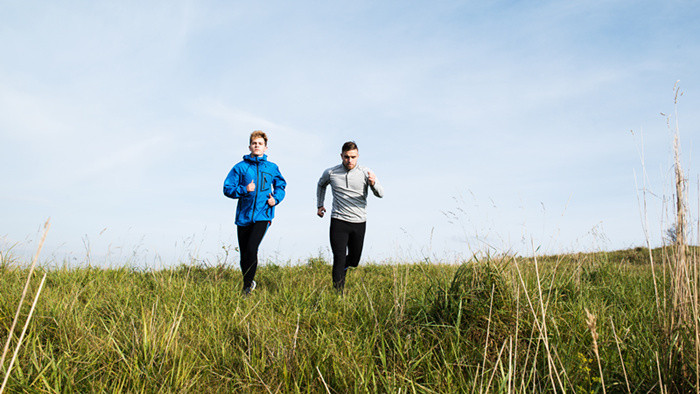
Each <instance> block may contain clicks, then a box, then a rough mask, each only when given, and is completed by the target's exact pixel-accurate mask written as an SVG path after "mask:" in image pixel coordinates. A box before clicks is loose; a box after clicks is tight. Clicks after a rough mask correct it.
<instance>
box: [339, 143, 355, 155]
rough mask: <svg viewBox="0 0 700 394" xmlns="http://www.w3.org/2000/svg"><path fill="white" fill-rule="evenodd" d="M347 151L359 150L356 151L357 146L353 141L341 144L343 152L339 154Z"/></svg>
mask: <svg viewBox="0 0 700 394" xmlns="http://www.w3.org/2000/svg"><path fill="white" fill-rule="evenodd" d="M349 150H359V149H357V144H356V143H355V141H348V142H346V143H344V144H343V150H341V151H340V153H343V152H347V151H349Z"/></svg>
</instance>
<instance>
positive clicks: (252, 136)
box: [249, 130, 267, 146]
mask: <svg viewBox="0 0 700 394" xmlns="http://www.w3.org/2000/svg"><path fill="white" fill-rule="evenodd" d="M256 138H262V139H264V140H265V146H267V134H265V132H264V131H262V130H255V131H253V132H252V133H250V141H249V142H250V143H253V140H254V139H256Z"/></svg>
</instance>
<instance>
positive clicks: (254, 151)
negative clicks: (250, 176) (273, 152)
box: [248, 137, 267, 156]
mask: <svg viewBox="0 0 700 394" xmlns="http://www.w3.org/2000/svg"><path fill="white" fill-rule="evenodd" d="M248 149H250V154H251V155H253V156H262V155H263V154H264V153H265V151H266V150H267V145H266V144H265V140H264V139H263V138H262V137H258V138H254V139H253V140H252V141H250V146H249V147H248Z"/></svg>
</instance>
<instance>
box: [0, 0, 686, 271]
mask: <svg viewBox="0 0 700 394" xmlns="http://www.w3.org/2000/svg"><path fill="white" fill-rule="evenodd" d="M699 17H700V3H698V2H696V1H666V2H648V1H641V2H640V1H586V2H570V1H541V2H512V1H493V2H476V1H408V2H407V1H401V2H399V1H383V2H377V1H353V2H313V1H298V2H243V1H221V2H215V1H161V2H155V1H154V2H136V1H125V2H102V1H97V2H85V1H66V2H61V4H56V3H54V2H22V1H8V2H2V3H1V4H0V53H2V61H0V148H1V150H2V155H0V166H2V168H3V171H2V173H1V174H2V175H0V177H1V178H0V185H1V186H0V248H2V249H4V250H7V249H9V248H11V249H12V251H13V253H15V254H17V255H20V256H30V255H31V254H32V253H33V251H34V249H35V248H36V245H37V241H38V238H39V235H40V228H41V225H42V224H43V222H44V221H45V220H46V218H48V217H50V218H51V222H52V227H51V231H50V233H49V236H48V240H47V243H46V245H45V249H44V253H43V256H44V259H45V260H46V261H49V262H53V263H55V264H62V262H64V261H71V262H72V263H75V264H81V263H83V262H84V261H85V260H86V257H85V256H86V255H88V254H89V256H90V260H91V262H92V263H94V264H103V265H119V264H123V263H124V262H128V263H130V264H137V265H142V266H151V267H159V266H163V265H172V264H176V263H178V262H180V261H186V260H187V259H189V258H191V257H194V258H196V259H198V260H201V261H205V262H207V263H214V262H216V261H217V259H219V260H220V259H222V258H223V257H222V256H224V249H225V248H231V247H234V246H235V245H236V238H235V227H234V225H233V214H234V210H235V201H233V200H230V199H227V198H225V197H224V196H223V194H222V191H221V188H222V182H223V180H224V177H225V176H226V174H227V173H228V171H229V170H230V168H231V167H232V166H233V165H234V164H235V163H236V162H238V161H240V159H241V157H242V156H243V155H244V154H246V153H247V137H248V135H249V134H250V132H251V131H252V130H255V129H262V130H264V131H266V132H267V133H268V134H269V136H270V142H269V150H268V154H269V159H270V160H272V161H274V162H275V163H277V164H278V165H279V166H280V168H281V170H282V173H283V174H284V176H285V178H286V179H287V181H288V184H289V185H288V188H287V198H286V199H285V201H284V202H283V203H282V204H281V205H280V206H279V207H278V209H277V214H276V215H277V216H276V219H275V221H274V224H273V226H272V227H271V229H270V231H269V232H268V234H267V235H266V238H265V240H264V241H263V244H262V246H261V256H262V257H263V259H272V260H275V261H278V262H286V261H290V262H292V263H294V262H296V261H299V260H304V259H306V258H308V257H310V256H315V255H318V254H319V253H321V254H325V255H328V239H327V238H328V236H327V232H328V218H327V217H326V218H324V219H319V218H317V217H316V216H315V204H316V202H315V188H316V182H317V180H318V177H319V176H320V175H321V172H322V171H323V170H324V169H325V168H327V167H330V166H333V165H335V164H337V163H339V161H340V158H339V153H340V152H339V150H340V146H341V145H342V143H343V142H344V141H346V140H351V139H352V140H355V141H356V142H357V143H358V145H359V147H360V163H361V164H362V165H365V166H368V167H370V168H372V169H373V170H374V171H375V172H376V174H377V175H378V177H379V179H380V181H381V182H382V184H383V186H384V188H385V193H386V195H385V198H384V199H381V200H380V199H376V198H373V197H370V201H369V207H368V218H369V219H368V233H367V239H366V242H365V251H364V260H365V261H370V260H371V261H377V262H390V261H405V260H422V259H424V258H426V257H427V258H431V259H433V260H455V259H460V258H464V257H468V256H469V255H470V254H471V253H475V252H484V251H489V252H491V253H494V252H496V253H500V252H506V251H511V252H517V253H521V254H530V253H532V250H533V247H534V248H539V253H556V252H561V251H589V250H611V249H618V248H627V247H630V246H637V245H643V244H644V242H645V241H644V231H643V226H642V220H641V218H640V205H639V204H638V200H637V196H638V193H637V191H638V189H640V188H641V187H642V185H643V184H644V182H646V184H647V186H648V187H649V189H650V191H651V192H653V194H649V195H648V197H649V201H648V209H647V213H648V216H649V223H650V229H649V230H650V233H651V240H652V243H654V244H659V243H660V242H661V234H662V233H663V230H664V228H665V227H667V226H668V224H669V222H670V219H668V218H665V217H664V216H663V212H664V211H665V208H667V206H668V203H664V201H665V199H668V198H670V195H671V190H670V186H671V182H670V179H671V175H672V172H671V163H672V157H671V136H670V135H671V134H670V132H669V129H668V128H667V126H666V119H665V118H664V116H662V115H661V114H660V112H664V113H667V114H672V113H673V111H674V105H673V97H674V91H673V87H674V83H675V82H676V81H677V80H680V86H681V90H682V91H683V92H684V95H683V96H682V97H681V99H680V102H679V105H678V113H679V119H678V120H679V125H680V130H681V138H682V144H683V160H684V164H685V166H686V171H687V172H688V175H689V177H690V183H689V192H690V197H689V200H690V202H691V207H693V215H694V217H696V216H695V212H696V211H697V203H694V204H693V203H692V202H693V201H696V200H697V192H696V190H697V188H698V179H697V171H695V167H694V161H693V158H694V157H696V156H697V147H696V145H697V144H696V143H695V141H694V138H695V136H696V135H698V133H697V132H698V126H697V125H698V124H700V119H698V118H699V117H698V110H697V109H698V108H699V107H700V100H699V99H698V97H700V77H699V76H698V73H697V65H698V64H700V40H698V38H697V37H700V25H698V24H697V20H698V19H699ZM642 138H643V140H644V143H643V145H642V143H641V141H642ZM642 150H643V152H644V157H645V166H644V168H645V169H646V172H647V180H646V181H644V179H643V177H642V173H643V167H642V164H641V163H642V162H641V160H640V151H642ZM635 174H636V183H635ZM327 205H328V206H329V205H330V201H328V202H327ZM228 262H233V263H237V256H235V255H234V254H231V256H230V257H229V260H228Z"/></svg>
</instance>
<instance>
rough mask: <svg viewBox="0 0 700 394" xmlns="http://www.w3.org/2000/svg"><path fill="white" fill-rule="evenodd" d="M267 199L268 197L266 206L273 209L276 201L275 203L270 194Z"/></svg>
mask: <svg viewBox="0 0 700 394" xmlns="http://www.w3.org/2000/svg"><path fill="white" fill-rule="evenodd" d="M253 187H255V186H253ZM267 197H268V198H267V205H269V206H271V207H274V206H275V204H276V203H277V201H275V198H274V197H272V193H270V194H268V195H267Z"/></svg>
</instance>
